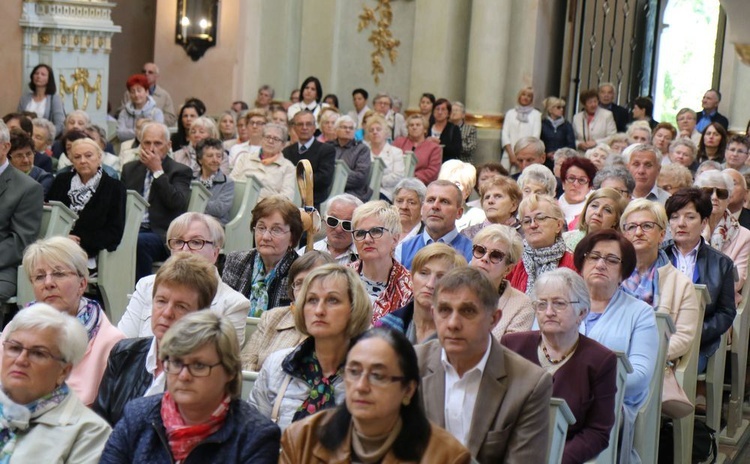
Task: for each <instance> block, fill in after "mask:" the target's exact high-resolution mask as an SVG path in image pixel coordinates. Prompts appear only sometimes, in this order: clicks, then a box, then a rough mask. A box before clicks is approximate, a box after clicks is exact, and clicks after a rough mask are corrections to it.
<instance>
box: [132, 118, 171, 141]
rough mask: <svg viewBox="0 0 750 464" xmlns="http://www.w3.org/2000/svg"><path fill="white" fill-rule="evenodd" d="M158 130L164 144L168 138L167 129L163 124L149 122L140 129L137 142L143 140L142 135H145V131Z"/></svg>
mask: <svg viewBox="0 0 750 464" xmlns="http://www.w3.org/2000/svg"><path fill="white" fill-rule="evenodd" d="M152 127H153V128H155V129H159V131H161V135H162V137H163V138H164V141H165V142H169V140H170V136H169V127H167V126H166V125H165V124H162V123H160V122H150V123H148V124H146V125H145V126H143V127H141V133H140V134H139V137H138V140H143V135H144V134H145V133H146V131H147V130H149V129H151V128H152Z"/></svg>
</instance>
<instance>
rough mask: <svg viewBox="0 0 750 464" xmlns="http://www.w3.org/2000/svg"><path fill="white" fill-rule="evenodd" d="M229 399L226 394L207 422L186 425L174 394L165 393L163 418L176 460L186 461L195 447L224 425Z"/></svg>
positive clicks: (162, 403) (170, 446)
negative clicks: (173, 396)
mask: <svg viewBox="0 0 750 464" xmlns="http://www.w3.org/2000/svg"><path fill="white" fill-rule="evenodd" d="M229 401H230V400H229V396H228V395H227V396H225V397H224V400H222V402H221V404H220V405H219V407H218V408H216V411H214V412H213V413H212V414H211V418H210V419H209V420H208V421H207V422H204V423H202V424H198V425H185V420H184V419H183V418H182V415H181V414H180V411H179V410H178V409H177V403H175V402H174V399H173V398H172V395H170V394H169V392H166V393H164V397H163V398H162V400H161V419H162V421H163V422H164V428H165V429H166V430H167V439H168V440H169V449H170V450H171V451H172V456H173V457H174V459H175V461H178V462H179V461H184V460H185V458H187V456H188V454H190V452H191V451H192V450H193V448H195V447H196V446H198V444H199V443H200V442H202V441H203V440H205V439H206V438H208V437H209V436H211V435H212V434H214V433H216V432H217V431H218V430H219V429H220V428H221V426H222V425H224V421H225V420H226V417H227V412H228V411H229Z"/></svg>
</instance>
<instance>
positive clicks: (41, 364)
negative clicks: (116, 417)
mask: <svg viewBox="0 0 750 464" xmlns="http://www.w3.org/2000/svg"><path fill="white" fill-rule="evenodd" d="M86 344H87V337H86V330H85V329H84V328H83V327H82V326H81V324H80V323H79V322H78V321H77V320H76V319H75V317H72V316H70V315H68V314H65V313H64V312H61V311H58V310H57V309H55V308H52V307H50V306H48V305H46V304H35V305H32V306H31V307H29V308H26V309H23V310H21V311H20V312H19V313H18V314H17V315H16V316H15V317H14V318H13V320H12V321H11V322H10V324H8V327H7V328H6V330H5V334H4V339H3V343H2V346H3V354H2V370H1V371H0V383H2V387H1V388H0V437H1V438H0V446H2V462H5V463H28V462H39V463H42V462H45V463H46V462H76V463H85V464H95V463H98V462H99V456H100V455H101V452H102V449H103V448H104V445H105V443H106V442H107V438H108V437H109V434H110V432H111V429H110V428H109V425H107V423H106V422H105V421H104V420H103V419H102V418H100V417H99V416H97V415H96V414H94V413H93V412H92V411H91V410H90V409H89V408H87V407H86V406H85V405H84V404H83V403H82V402H81V401H80V399H79V398H78V396H77V395H76V394H75V393H74V392H73V391H72V389H71V388H70V387H69V385H68V383H67V382H66V380H67V379H68V378H69V376H70V373H71V371H72V369H73V368H74V366H76V365H77V364H78V363H79V362H80V361H81V359H82V358H83V357H84V352H85V351H86V349H87V347H86Z"/></svg>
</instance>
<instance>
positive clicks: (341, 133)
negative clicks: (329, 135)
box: [330, 116, 372, 202]
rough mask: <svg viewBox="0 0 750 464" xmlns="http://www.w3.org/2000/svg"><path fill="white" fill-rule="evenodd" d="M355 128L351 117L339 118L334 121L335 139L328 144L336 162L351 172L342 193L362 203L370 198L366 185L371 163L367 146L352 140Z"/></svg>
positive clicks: (368, 188)
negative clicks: (342, 163) (342, 164)
mask: <svg viewBox="0 0 750 464" xmlns="http://www.w3.org/2000/svg"><path fill="white" fill-rule="evenodd" d="M356 126H357V123H356V122H355V121H354V119H352V117H351V116H341V117H340V118H338V119H337V120H336V125H335V129H336V138H335V139H334V140H332V141H331V142H330V143H331V145H333V147H334V148H335V149H336V160H341V161H343V162H344V163H345V164H346V165H347V166H348V167H349V169H350V170H351V172H350V173H349V177H348V178H347V179H346V187H345V188H344V191H345V192H346V193H350V194H352V195H354V196H355V197H357V198H359V199H360V200H362V201H363V202H364V201H369V200H370V197H371V196H372V189H371V188H370V186H369V185H368V180H369V176H370V168H371V164H372V162H371V161H370V150H369V149H368V148H367V145H365V144H364V143H361V142H357V141H356V140H355V139H354V129H355V128H356Z"/></svg>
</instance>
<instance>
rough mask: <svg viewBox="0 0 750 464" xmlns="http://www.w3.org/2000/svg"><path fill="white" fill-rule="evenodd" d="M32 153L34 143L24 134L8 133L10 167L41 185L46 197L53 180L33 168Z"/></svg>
mask: <svg viewBox="0 0 750 464" xmlns="http://www.w3.org/2000/svg"><path fill="white" fill-rule="evenodd" d="M34 152H35V150H34V142H33V141H32V139H31V137H29V135H28V134H27V133H26V132H24V131H23V130H20V129H12V130H11V131H10V150H9V151H8V161H10V165H11V166H13V167H14V168H16V169H18V170H19V171H21V172H22V173H24V174H26V175H28V176H29V177H31V178H32V179H34V180H35V181H37V182H38V183H39V184H41V186H42V189H44V195H45V196H46V195H47V193H48V192H49V189H50V187H51V186H52V180H53V179H54V178H53V177H52V174H50V173H49V172H47V171H45V170H44V169H42V168H40V167H39V166H34V156H35V155H34ZM44 156H47V155H44Z"/></svg>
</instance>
